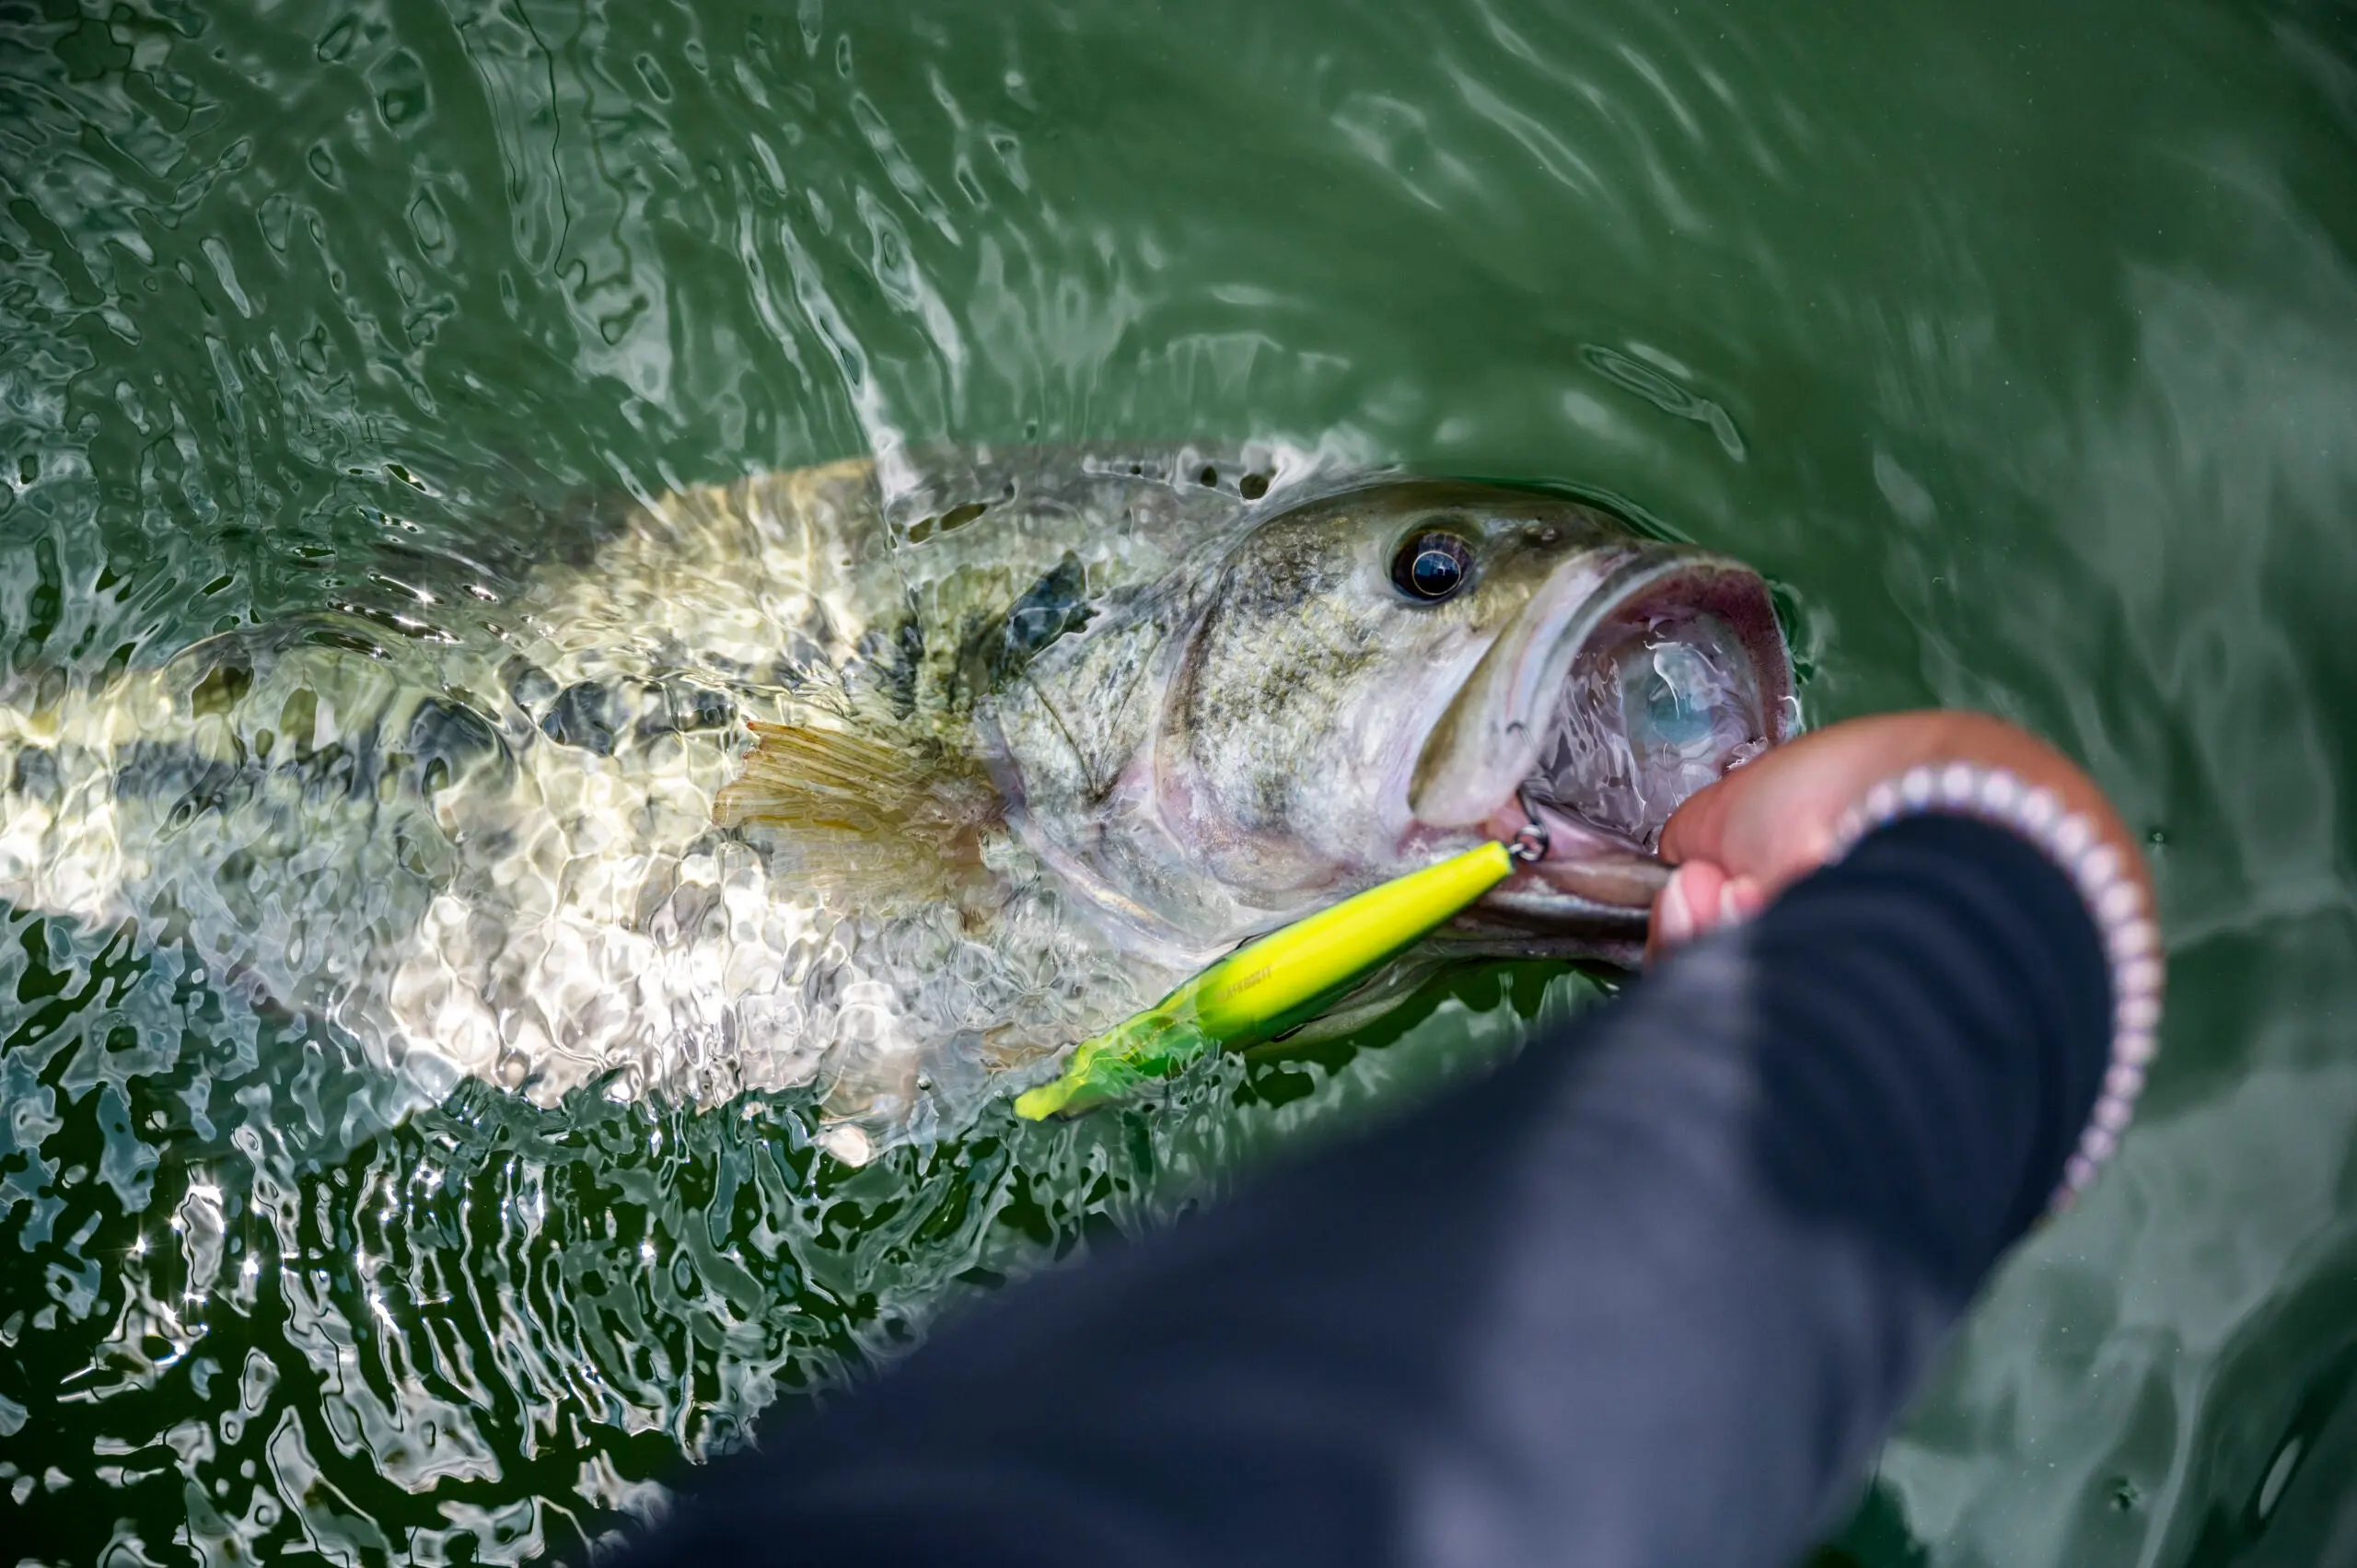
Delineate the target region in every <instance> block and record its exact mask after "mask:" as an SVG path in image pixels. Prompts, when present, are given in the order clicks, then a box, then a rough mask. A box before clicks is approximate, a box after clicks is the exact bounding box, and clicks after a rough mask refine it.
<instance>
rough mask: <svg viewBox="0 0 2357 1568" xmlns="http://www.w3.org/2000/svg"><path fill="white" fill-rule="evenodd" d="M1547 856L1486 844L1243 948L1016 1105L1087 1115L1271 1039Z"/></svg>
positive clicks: (1104, 1038) (1028, 1112)
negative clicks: (1519, 868)
mask: <svg viewBox="0 0 2357 1568" xmlns="http://www.w3.org/2000/svg"><path fill="white" fill-rule="evenodd" d="M1530 831H1531V832H1532V833H1533V834H1535V833H1536V831H1537V830H1536V829H1535V828H1534V829H1533V830H1530ZM1538 853H1539V852H1538V849H1537V848H1535V847H1533V846H1532V845H1531V844H1529V843H1527V842H1517V845H1516V847H1514V848H1508V847H1507V846H1506V845H1504V844H1502V843H1486V844H1482V845H1481V846H1480V847H1479V848H1477V849H1469V850H1467V851H1466V852H1465V853H1464V854H1459V855H1455V856H1452V857H1451V858H1449V859H1447V860H1444V861H1442V862H1441V863H1440V864H1439V865H1428V866H1426V867H1424V868H1423V869H1422V871H1411V872H1410V873H1409V874H1408V875H1407V876H1405V877H1395V878H1394V879H1393V880H1391V881H1388V882H1386V883H1384V884H1382V885H1381V886H1379V887H1375V888H1370V889H1367V890H1366V891H1365V892H1364V893H1361V894H1359V895H1357V896H1356V897H1354V898H1350V899H1345V900H1343V901H1342V902H1341V903H1339V904H1336V905H1335V906H1334V907H1333V908H1331V909H1329V910H1321V911H1319V912H1318V913H1316V914H1313V915H1310V916H1309V917H1308V918H1306V919H1305V920H1298V921H1295V923H1293V924H1291V925H1288V926H1286V927H1284V928H1283V930H1280V931H1274V932H1271V933H1270V934H1269V935H1266V936H1263V937H1261V938H1260V940H1258V941H1256V942H1252V943H1249V944H1248V945H1247V946H1245V947H1239V948H1237V950H1236V951H1235V952H1233V953H1230V954H1229V955H1228V956H1227V957H1226V958H1222V959H1221V960H1220V961H1219V962H1218V963H1215V964H1213V966H1212V967H1211V968H1209V969H1207V970H1204V971H1203V972H1202V973H1201V974H1199V975H1197V976H1196V977H1195V978H1194V979H1192V980H1190V981H1187V982H1186V983H1185V984H1184V985H1181V986H1180V987H1179V989H1178V990H1176V991H1174V992H1172V993H1170V994H1169V995H1167V996H1166V997H1164V998H1163V999H1162V1000H1161V1001H1159V1002H1157V1003H1155V1005H1153V1006H1151V1007H1149V1008H1147V1009H1146V1010H1145V1011H1144V1012H1143V1013H1139V1014H1136V1015H1134V1016H1132V1017H1130V1018H1127V1019H1125V1020H1123V1021H1122V1022H1121V1023H1119V1024H1116V1025H1115V1026H1114V1027H1113V1028H1109V1029H1108V1030H1106V1031H1105V1032H1104V1033H1103V1034H1101V1035H1097V1037H1095V1038H1094V1039H1092V1040H1084V1041H1082V1042H1081V1044H1080V1045H1079V1046H1077V1047H1075V1048H1074V1051H1073V1053H1072V1059H1071V1061H1069V1062H1068V1063H1065V1065H1064V1071H1063V1074H1062V1076H1061V1077H1059V1078H1057V1079H1056V1080H1055V1082H1053V1083H1051V1084H1042V1085H1040V1086H1039V1087H1038V1088H1035V1089H1031V1090H1029V1091H1028V1092H1026V1093H1024V1094H1023V1095H1021V1096H1019V1097H1017V1098H1016V1102H1015V1113H1016V1115H1017V1116H1020V1117H1023V1118H1025V1119H1026V1120H1027V1121H1040V1120H1042V1119H1043V1118H1046V1117H1050V1116H1054V1115H1058V1114H1060V1113H1061V1114H1065V1115H1071V1114H1074V1113H1076V1112H1079V1111H1082V1110H1086V1109H1091V1108H1092V1107H1095V1106H1097V1105H1101V1104H1103V1103H1104V1102H1105V1101H1107V1100H1109V1099H1118V1098H1122V1097H1124V1096H1126V1095H1129V1094H1131V1093H1133V1092H1134V1091H1135V1090H1136V1089H1138V1088H1139V1087H1140V1086H1143V1085H1144V1083H1146V1082H1147V1081H1148V1080H1150V1079H1155V1078H1164V1077H1167V1076H1169V1075H1170V1074H1172V1073H1174V1072H1176V1071H1178V1070H1179V1068H1180V1067H1182V1066H1184V1065H1186V1063H1189V1062H1190V1061H1192V1060H1194V1059H1195V1058H1196V1057H1198V1056H1200V1055H1202V1053H1203V1052H1204V1051H1209V1050H1212V1049H1213V1048H1214V1047H1217V1046H1230V1045H1245V1044H1249V1043H1251V1042H1252V1041H1253V1040H1255V1039H1264V1038H1266V1037H1267V1036H1268V1035H1270V1034H1272V1033H1275V1032H1277V1031H1278V1030H1279V1029H1281V1028H1283V1027H1284V1026H1285V1025H1287V1024H1289V1023H1291V1022H1293V1021H1295V1019H1296V1018H1298V1017H1299V1016H1301V1014H1302V1010H1303V1009H1304V1008H1305V1007H1306V1006H1307V1005H1309V1004H1311V1003H1313V1002H1315V1001H1317V1000H1318V998H1320V997H1322V996H1326V995H1328V994H1329V993H1332V992H1334V991H1336V990H1338V989H1340V988H1341V986H1343V985H1345V984H1347V983H1349V982H1350V981H1353V980H1354V979H1356V978H1357V977H1359V976H1360V975H1363V974H1364V973H1365V972H1366V971H1367V970H1371V969H1373V968H1374V967H1375V966H1376V965H1377V964H1379V963H1382V962H1383V961H1384V960H1385V959H1386V958H1390V957H1392V956H1393V955H1394V954H1396V953H1399V952H1400V951H1402V950H1403V949H1405V948H1407V947H1411V946H1412V945H1414V944H1415V943H1416V942H1417V941H1418V940H1420V939H1421V938H1422V937H1423V936H1424V935H1427V934H1428V933H1430V932H1431V931H1433V930H1434V928H1435V927H1437V926H1439V925H1441V924H1443V923H1446V921H1448V920H1449V919H1450V918H1451V917H1453V916H1455V915H1456V914H1457V912H1459V911H1461V910H1463V909H1464V908H1465V907H1466V906H1467V905H1468V904H1470V903H1471V902H1472V901H1473V900H1476V899H1478V898H1480V896H1481V895H1482V894H1484V893H1486V892H1488V891H1489V890H1490V889H1492V888H1494V887H1496V886H1497V885H1498V884H1499V883H1501V882H1503V881H1504V880H1505V879H1506V878H1507V877H1509V876H1511V875H1513V873H1514V868H1515V863H1516V861H1517V860H1522V859H1529V858H1535V857H1536V855H1537V854H1538Z"/></svg>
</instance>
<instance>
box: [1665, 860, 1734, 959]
mask: <svg viewBox="0 0 2357 1568" xmlns="http://www.w3.org/2000/svg"><path fill="white" fill-rule="evenodd" d="M1725 881H1726V873H1724V871H1721V870H1720V869H1719V868H1718V867H1717V866H1715V865H1712V864H1711V863H1710V862H1709V861H1706V860H1693V861H1689V862H1687V863H1686V864H1685V865H1681V866H1679V867H1678V869H1677V870H1676V871H1674V872H1672V873H1670V877H1669V880H1668V881H1667V882H1666V883H1665V884H1664V885H1663V887H1662V890H1661V892H1660V894H1659V895H1658V896H1657V897H1656V898H1655V900H1654V919H1653V928H1652V930H1651V931H1650V932H1649V933H1648V935H1647V940H1646V945H1645V956H1646V957H1647V958H1649V959H1651V958H1661V957H1662V956H1663V955H1665V954H1666V953H1670V952H1673V951H1675V950H1676V949H1678V947H1684V946H1685V945H1686V944H1687V943H1689V942H1691V941H1692V940H1693V939H1694V938H1695V937H1697V936H1700V935H1702V934H1703V933H1704V932H1706V931H1708V930H1710V929H1711V928H1712V927H1713V926H1715V925H1717V924H1718V923H1719V893H1720V889H1721V888H1722V887H1723V886H1724V883H1725Z"/></svg>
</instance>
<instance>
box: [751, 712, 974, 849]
mask: <svg viewBox="0 0 2357 1568" xmlns="http://www.w3.org/2000/svg"><path fill="white" fill-rule="evenodd" d="M751 728H752V732H753V746H752V749H750V750H749V751H748V752H746V754H745V757H744V761H743V766H742V771H741V772H739V773H738V774H737V777H736V778H735V779H734V780H732V781H731V782H730V783H729V784H727V786H726V787H725V788H724V789H722V791H721V792H720V795H719V797H718V798H717V799H716V800H715V801H714V803H713V819H714V821H715V822H716V823H718V824H719V825H720V826H721V827H724V828H749V829H760V830H769V831H770V832H772V833H773V834H775V835H776V836H777V837H778V838H779V840H781V841H782V842H784V843H785V844H789V845H791V846H793V847H794V849H795V850H796V851H797V852H798V853H797V854H796V855H795V858H797V859H799V860H801V861H802V862H804V863H805V864H807V865H811V866H813V867H814V868H819V867H828V866H833V865H842V866H843V867H844V868H845V869H852V868H853V867H856V868H858V869H862V870H867V871H881V870H883V869H884V868H885V867H886V866H888V865H893V864H896V863H898V862H900V861H903V860H907V861H911V862H913V863H916V864H918V865H925V864H930V865H935V866H938V867H941V868H943V869H946V870H948V869H955V868H957V867H958V866H961V865H976V864H979V857H980V848H981V836H982V834H983V833H984V832H985V831H986V830H989V829H990V828H992V827H993V826H995V825H996V824H997V823H998V822H999V821H1000V820H1001V819H1002V809H1003V808H1002V805H1001V802H1000V800H999V796H998V792H997V791H996V790H994V789H993V788H992V787H991V784H990V781H989V780H988V779H987V778H986V777H985V776H984V775H983V773H982V772H981V769H980V768H979V767H977V766H976V765H975V764H974V763H972V762H971V761H969V760H968V759H966V758H964V757H961V756H958V755H957V754H956V753H953V752H951V751H949V750H947V749H946V748H943V747H941V746H939V745H938V744H937V743H933V742H928V741H918V740H910V741H906V742H902V741H899V740H896V739H888V738H884V739H879V738H874V737H869V736H865V735H855V734H853V733H851V732H850V731H847V730H836V729H819V728H816V727H814V726H807V725H778V724H762V723H759V722H755V723H754V724H753V725H752V726H751Z"/></svg>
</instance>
